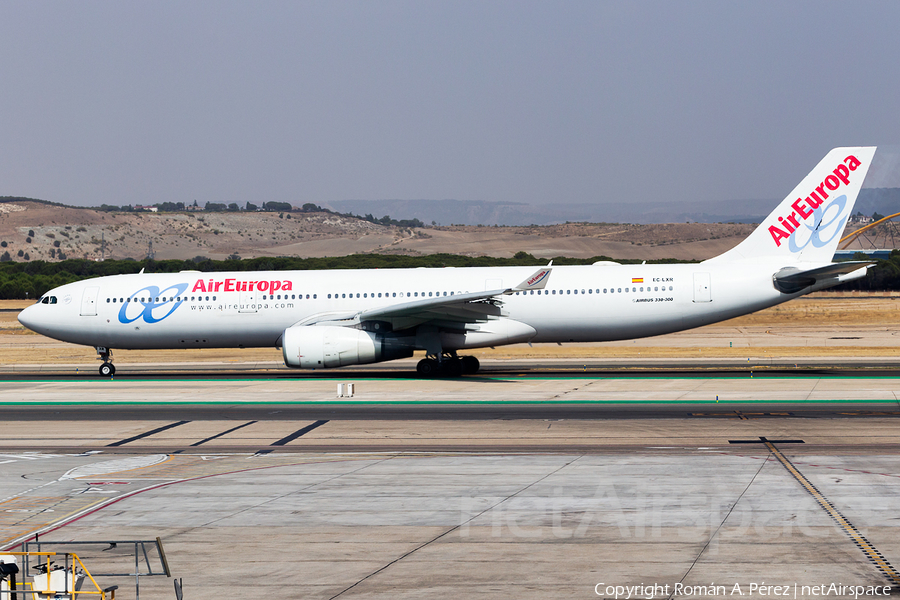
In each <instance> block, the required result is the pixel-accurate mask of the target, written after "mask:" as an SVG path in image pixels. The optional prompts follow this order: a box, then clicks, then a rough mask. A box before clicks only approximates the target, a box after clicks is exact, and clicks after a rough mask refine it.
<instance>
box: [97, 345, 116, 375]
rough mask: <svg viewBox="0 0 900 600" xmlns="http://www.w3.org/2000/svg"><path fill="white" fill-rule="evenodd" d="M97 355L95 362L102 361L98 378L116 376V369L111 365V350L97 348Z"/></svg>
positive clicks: (101, 347)
mask: <svg viewBox="0 0 900 600" xmlns="http://www.w3.org/2000/svg"><path fill="white" fill-rule="evenodd" d="M97 354H98V355H99V357H98V358H97V360H102V361H103V364H102V365H100V369H99V370H100V376H101V377H112V376H113V375H115V374H116V367H115V365H113V363H112V349H111V348H104V347H103V346H97Z"/></svg>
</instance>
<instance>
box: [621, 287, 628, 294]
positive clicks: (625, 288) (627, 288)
mask: <svg viewBox="0 0 900 600" xmlns="http://www.w3.org/2000/svg"><path fill="white" fill-rule="evenodd" d="M625 289H626V290H627V289H628V288H625ZM619 293H620V294H621V293H622V288H619Z"/></svg>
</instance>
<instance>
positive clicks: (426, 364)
mask: <svg viewBox="0 0 900 600" xmlns="http://www.w3.org/2000/svg"><path fill="white" fill-rule="evenodd" d="M437 372H438V362H437V361H436V360H434V359H431V358H423V359H422V360H420V361H419V364H417V365H416V373H418V374H419V375H421V376H423V377H434V376H435V375H437Z"/></svg>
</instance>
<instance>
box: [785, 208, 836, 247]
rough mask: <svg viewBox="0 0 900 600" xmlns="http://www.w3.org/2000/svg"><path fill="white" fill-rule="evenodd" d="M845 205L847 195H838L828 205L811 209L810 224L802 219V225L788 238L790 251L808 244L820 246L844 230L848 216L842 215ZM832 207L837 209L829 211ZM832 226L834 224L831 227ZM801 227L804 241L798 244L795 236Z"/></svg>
mask: <svg viewBox="0 0 900 600" xmlns="http://www.w3.org/2000/svg"><path fill="white" fill-rule="evenodd" d="M846 206H847V196H846V195H843V196H838V197H837V198H835V199H834V200H832V201H831V202H829V203H828V206H820V207H818V208H816V209H813V219H812V225H810V224H807V223H806V222H805V221H804V222H803V223H801V225H802V227H798V228H797V229H796V231H794V232H793V233H792V234H791V237H790V238H789V239H788V248H789V249H790V251H791V252H800V251H801V250H803V249H804V248H806V247H807V246H808V245H810V244H812V245H813V247H814V248H822V247H824V246H826V245H827V244H828V243H829V242H831V241H832V240H833V239H834V238H836V237H837V236H838V235H840V233H841V232H842V231H844V225H846V224H847V218H848V217H849V215H848V216H847V217H844V209H845V208H846ZM832 207H835V208H836V209H837V210H836V211H829V209H830V208H832ZM826 216H827V217H828V218H829V220H828V222H827V223H826V222H825V217H826ZM832 226H834V228H833V229H832ZM801 229H804V231H803V232H802V233H803V234H804V237H805V241H803V242H802V243H800V244H798V243H797V238H798V237H800V236H799V235H798V234H799V233H801Z"/></svg>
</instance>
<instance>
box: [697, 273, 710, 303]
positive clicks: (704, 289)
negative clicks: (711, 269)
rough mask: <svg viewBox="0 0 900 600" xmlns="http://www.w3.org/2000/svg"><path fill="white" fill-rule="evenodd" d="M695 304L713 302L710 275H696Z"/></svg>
mask: <svg viewBox="0 0 900 600" xmlns="http://www.w3.org/2000/svg"><path fill="white" fill-rule="evenodd" d="M694 302H712V290H711V289H710V280H709V273H694Z"/></svg>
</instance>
